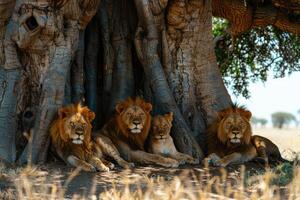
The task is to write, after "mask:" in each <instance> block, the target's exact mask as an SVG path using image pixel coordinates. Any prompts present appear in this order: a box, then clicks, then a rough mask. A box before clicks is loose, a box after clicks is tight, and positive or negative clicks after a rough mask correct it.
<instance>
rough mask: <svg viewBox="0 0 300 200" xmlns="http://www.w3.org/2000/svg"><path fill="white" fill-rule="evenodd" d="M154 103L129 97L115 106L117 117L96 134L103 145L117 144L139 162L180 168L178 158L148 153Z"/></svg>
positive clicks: (124, 152)
mask: <svg viewBox="0 0 300 200" xmlns="http://www.w3.org/2000/svg"><path fill="white" fill-rule="evenodd" d="M151 110H152V105H151V104H150V103H147V102H145V101H144V100H143V99H141V98H128V99H127V100H125V101H123V102H121V103H118V104H117V105H116V107H115V111H116V114H115V116H114V117H113V118H112V119H111V120H110V121H109V122H108V123H107V124H105V126H104V127H103V128H102V129H101V130H100V131H99V132H98V133H97V134H96V135H95V140H96V141H97V143H98V144H99V145H103V142H104V141H105V142H106V143H110V145H111V146H112V145H113V146H114V147H115V148H116V149H117V150H118V152H119V153H120V155H121V157H122V158H123V159H125V160H126V161H128V162H132V163H137V164H157V165H161V166H165V167H177V166H178V164H179V163H178V161H176V160H174V159H171V158H165V157H163V156H161V155H155V154H151V153H147V152H145V149H144V148H145V142H146V139H147V137H148V133H149V130H150V127H151V114H150V112H151Z"/></svg>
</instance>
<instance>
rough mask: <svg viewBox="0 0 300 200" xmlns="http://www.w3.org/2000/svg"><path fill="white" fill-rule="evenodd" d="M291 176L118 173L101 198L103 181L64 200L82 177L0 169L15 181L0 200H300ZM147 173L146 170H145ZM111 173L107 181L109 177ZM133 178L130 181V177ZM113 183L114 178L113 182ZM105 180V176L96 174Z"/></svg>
mask: <svg viewBox="0 0 300 200" xmlns="http://www.w3.org/2000/svg"><path fill="white" fill-rule="evenodd" d="M294 169H295V170H294V171H293V172H292V171H290V173H293V174H292V177H294V178H293V179H292V180H290V182H289V183H288V184H287V185H285V186H278V185H274V184H273V180H274V178H276V177H278V176H280V175H279V174H278V171H276V170H267V172H266V173H263V174H262V173H258V174H257V175H254V176H248V175H247V171H245V168H244V167H241V169H240V170H237V171H234V172H230V173H227V172H226V170H225V169H220V173H219V175H213V174H211V173H210V171H209V170H208V169H206V168H204V169H201V168H199V169H198V170H194V171H193V173H190V172H188V173H182V174H179V175H174V176H164V175H157V176H154V177H151V176H150V177H149V176H147V175H143V174H134V172H131V171H121V172H117V173H118V174H121V175H120V177H121V178H118V179H114V178H112V179H111V185H110V186H109V187H107V189H105V190H104V191H102V192H101V193H99V192H97V189H96V188H97V186H98V184H103V183H101V181H99V180H97V179H94V180H90V181H91V182H92V181H93V186H92V187H91V188H88V189H87V191H86V193H85V194H72V195H69V196H68V195H66V189H67V188H68V185H69V183H70V182H71V180H72V179H73V178H74V177H75V176H76V175H77V174H78V173H79V169H76V170H74V171H73V172H72V173H71V175H69V177H68V178H67V180H64V181H63V179H62V176H61V174H60V173H51V174H49V173H48V172H47V171H44V170H40V169H39V168H33V167H26V168H23V169H22V168H18V169H15V170H12V169H7V170H6V171H5V170H4V169H3V168H1V167H0V171H1V174H3V175H5V176H7V177H9V178H10V180H12V182H13V184H14V187H12V188H9V189H8V190H5V191H1V193H0V199H9V200H10V199H20V200H23V199H26V200H27V199H28V200H40V199H50V200H62V199H80V200H84V199H92V200H96V199H103V200H137V199H145V200H148V199H149V200H150V199H157V200H162V199H166V200H184V199H191V200H201V199H243V200H244V199H272V200H276V199H300V168H299V167H295V168H294ZM146 170H148V169H147V168H146ZM110 173H112V174H113V173H116V172H109V173H106V176H109V174H110ZM128 174H130V175H128ZM112 177H113V176H112ZM98 179H101V173H99V174H98Z"/></svg>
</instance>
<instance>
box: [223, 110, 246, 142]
mask: <svg viewBox="0 0 300 200" xmlns="http://www.w3.org/2000/svg"><path fill="white" fill-rule="evenodd" d="M219 118H220V120H221V121H220V124H219V129H218V137H219V139H220V140H221V141H222V142H224V143H228V142H229V143H231V144H249V142H250V137H251V126H250V122H249V120H250V118H251V112H250V111H247V110H245V109H241V108H231V109H226V110H225V111H223V112H220V113H219Z"/></svg>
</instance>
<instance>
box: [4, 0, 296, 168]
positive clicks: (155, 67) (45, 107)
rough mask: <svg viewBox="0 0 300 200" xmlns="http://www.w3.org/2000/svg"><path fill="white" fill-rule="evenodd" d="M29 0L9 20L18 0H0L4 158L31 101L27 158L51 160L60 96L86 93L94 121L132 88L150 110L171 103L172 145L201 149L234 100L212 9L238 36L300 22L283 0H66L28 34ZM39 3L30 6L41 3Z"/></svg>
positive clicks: (69, 98) (11, 156)
mask: <svg viewBox="0 0 300 200" xmlns="http://www.w3.org/2000/svg"><path fill="white" fill-rule="evenodd" d="M23 1H24V0H20V1H18V3H17V5H16V6H15V12H14V16H13V17H12V19H11V20H10V23H9V26H8V28H6V24H7V21H8V19H9V17H10V15H11V14H9V10H12V7H13V6H12V5H14V1H9V0H6V1H5V0H2V1H1V0H0V11H1V9H2V8H3V7H1V6H2V5H5V6H6V7H7V8H8V9H7V10H6V11H7V12H6V13H5V14H3V16H2V13H3V12H2V13H1V12H0V13H1V16H0V36H1V37H0V39H1V42H0V63H1V70H0V81H1V82H0V84H1V85H0V120H1V123H0V135H1V138H3V140H1V142H0V157H1V158H2V159H4V160H7V161H9V162H13V161H14V160H15V158H16V153H15V148H16V146H15V145H16V144H15V143H14V141H15V138H16V136H17V134H18V133H20V132H22V126H20V123H21V122H20V116H22V113H24V111H25V110H26V109H28V107H32V106H36V107H37V112H36V120H35V123H34V127H33V131H32V132H33V138H32V139H33V144H32V154H31V153H30V151H31V150H30V148H29V146H27V147H26V148H25V150H24V151H23V153H22V155H21V157H20V159H19V161H21V162H22V163H23V162H25V161H26V160H27V156H28V155H31V159H32V161H33V162H37V161H44V160H45V158H46V156H45V155H46V153H47V151H43V149H45V148H44V147H45V146H47V145H48V143H49V139H48V138H49V136H48V132H47V129H48V128H49V124H50V123H51V121H52V119H53V117H54V116H55V113H56V112H57V108H59V107H60V106H62V105H63V101H64V100H65V102H78V101H82V102H84V100H86V103H87V105H88V106H89V107H90V108H91V109H92V110H94V111H95V112H96V114H97V120H96V121H95V123H94V127H95V129H98V128H101V127H102V125H103V124H104V123H105V122H106V121H107V120H108V119H109V118H110V117H111V116H112V114H113V111H114V107H115V105H116V103H117V102H119V101H122V100H124V99H125V98H127V97H129V96H135V95H140V96H143V97H144V98H145V99H146V100H148V101H151V102H152V104H153V106H154V112H153V115H156V114H164V113H167V112H173V113H174V124H173V129H172V136H173V138H174V142H175V145H176V147H177V148H178V150H179V151H181V152H185V153H188V154H190V155H193V156H194V157H198V158H203V155H204V153H205V149H206V147H205V143H206V140H205V129H206V127H207V126H208V125H209V124H210V123H211V122H212V121H213V120H214V119H215V117H216V113H217V111H219V110H221V109H223V108H226V107H227V106H229V105H230V104H231V99H230V96H229V95H228V92H227V90H226V88H225V86H224V83H223V81H222V77H221V74H220V72H219V69H218V66H217V62H216V57H215V54H214V44H213V37H212V14H214V15H216V16H221V17H225V18H228V19H229V20H230V21H231V22H232V23H231V28H230V30H229V31H230V32H231V33H232V35H238V34H240V33H242V32H244V31H246V30H248V29H249V28H251V27H253V26H266V25H269V24H272V25H274V26H276V27H278V28H281V29H283V30H288V31H291V32H294V33H296V34H299V30H300V25H299V21H291V20H289V19H290V15H292V14H293V13H289V15H288V16H287V14H286V13H285V12H284V11H285V10H284V9H288V8H289V9H291V12H298V11H299V10H297V9H296V8H295V6H294V7H290V4H287V3H286V2H285V1H266V2H265V3H262V6H259V5H260V4H259V3H258V4H255V3H257V2H259V1H251V2H252V3H251V4H246V5H245V3H244V1H238V0H234V1H228V0H224V1H219V0H214V1H211V0H189V1H186V0H170V1H168V0H113V1H109V0H103V1H102V2H101V6H100V7H99V9H97V8H98V4H99V1H97V0H86V1H85V0H76V1H75V0H74V1H71V0H61V1H58V2H60V3H58V5H60V7H53V6H54V5H52V4H51V5H50V7H51V6H52V8H55V9H52V10H51V9H50V14H48V15H47V21H46V22H43V20H42V18H39V17H38V16H37V15H36V16H35V17H37V20H36V22H34V21H31V22H32V24H31V25H34V24H35V23H37V24H38V26H41V28H40V30H38V31H35V32H34V33H27V32H26V31H25V29H23V27H22V26H23V24H24V23H22V20H24V16H23V14H22V12H19V11H20V9H22V6H21V5H23V4H25V5H27V4H28V3H22V2H23ZM3 2H4V3H3ZM20 2H21V3H20ZM42 2H43V1H39V2H38V3H36V4H34V5H35V6H37V7H43V5H42V4H43V3H42ZM45 2H46V1H45ZM45 2H44V3H45ZM247 2H249V1H247ZM272 2H275V3H274V4H273V3H272ZM293 2H294V1H293ZM295 2H296V1H295ZM1 3H2V4H1ZM293 5H294V4H293ZM297 5H298V4H297ZM299 7H300V6H299ZM9 8H10V9H9ZM56 8H57V9H56ZM54 10H55V15H54V14H51V11H53V12H54ZM97 10H98V12H97V14H96V11H97ZM95 14H96V15H95ZM93 15H95V17H94V18H93V20H92V21H91V23H90V24H89V25H88V28H87V29H86V30H85V27H86V25H87V23H88V22H89V20H90V19H91V17H92V16H93ZM236 16H240V17H236ZM275 16H276V17H275ZM51 20H52V21H51ZM3 22H5V23H3ZM25 24H26V23H25ZM27 28H28V27H27ZM33 28H34V27H33ZM4 29H5V31H4ZM1 31H2V32H1ZM4 32H5V33H6V34H5V37H4V36H3V35H4ZM4 40H5V48H4V52H5V63H4V56H3V53H2V54H1V52H2V51H3V50H1V48H2V46H3V45H1V44H2V43H3V41H4ZM2 49H3V48H2ZM1 60H2V62H1ZM29 77H30V78H29ZM31 77H32V78H31ZM17 145H18V144H17ZM203 152H204V153H203ZM28 153H29V154H28Z"/></svg>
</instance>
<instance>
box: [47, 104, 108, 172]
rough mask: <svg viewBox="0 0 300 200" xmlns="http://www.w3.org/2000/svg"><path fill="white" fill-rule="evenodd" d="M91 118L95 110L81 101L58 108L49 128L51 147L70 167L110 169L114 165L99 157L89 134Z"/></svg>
mask: <svg viewBox="0 0 300 200" xmlns="http://www.w3.org/2000/svg"><path fill="white" fill-rule="evenodd" d="M94 118H95V113H94V112H92V111H91V110H89V109H88V108H87V107H82V106H81V105H80V104H71V105H69V106H67V107H62V108H60V109H59V110H58V116H57V118H56V119H55V120H54V121H53V123H52V124H51V127H50V136H51V142H52V150H54V151H55V152H56V154H57V155H58V156H59V157H60V158H61V159H62V160H63V161H64V162H65V163H67V164H69V165H71V166H74V167H81V168H82V169H83V170H85V171H109V170H110V169H112V168H113V167H114V165H113V164H112V163H110V162H108V161H106V160H104V159H103V158H102V156H103V155H102V152H101V149H100V148H99V147H97V145H96V143H95V142H94V141H93V140H92V137H91V130H92V125H91V122H92V121H93V120H94ZM100 158H101V159H100Z"/></svg>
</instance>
